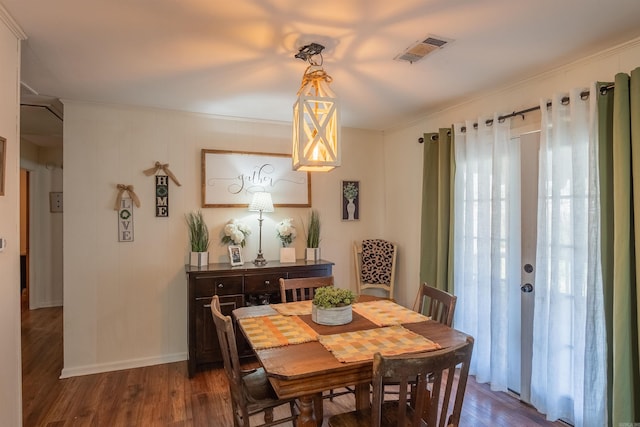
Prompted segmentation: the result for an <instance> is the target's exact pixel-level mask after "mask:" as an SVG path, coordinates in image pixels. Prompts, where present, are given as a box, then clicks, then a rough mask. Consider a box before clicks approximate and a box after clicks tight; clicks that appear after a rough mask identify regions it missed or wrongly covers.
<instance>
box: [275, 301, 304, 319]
mask: <svg viewBox="0 0 640 427" xmlns="http://www.w3.org/2000/svg"><path fill="white" fill-rule="evenodd" d="M271 307H272V308H273V309H274V310H275V311H277V312H278V313H280V314H282V315H283V316H302V315H305V314H311V301H296V302H288V303H284V304H283V303H281V304H271Z"/></svg>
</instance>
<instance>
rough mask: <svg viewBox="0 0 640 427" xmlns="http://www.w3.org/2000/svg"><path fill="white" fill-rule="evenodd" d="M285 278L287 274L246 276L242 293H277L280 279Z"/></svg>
mask: <svg viewBox="0 0 640 427" xmlns="http://www.w3.org/2000/svg"><path fill="white" fill-rule="evenodd" d="M281 277H282V278H284V279H286V278H287V273H286V272H285V273H279V274H246V275H245V276H244V291H245V293H247V294H263V293H279V292H280V278H281Z"/></svg>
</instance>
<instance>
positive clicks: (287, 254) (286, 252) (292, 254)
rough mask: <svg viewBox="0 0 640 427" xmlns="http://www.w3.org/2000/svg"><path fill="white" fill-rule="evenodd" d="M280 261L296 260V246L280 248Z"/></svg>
mask: <svg viewBox="0 0 640 427" xmlns="http://www.w3.org/2000/svg"><path fill="white" fill-rule="evenodd" d="M280 262H281V263H285V262H296V248H280Z"/></svg>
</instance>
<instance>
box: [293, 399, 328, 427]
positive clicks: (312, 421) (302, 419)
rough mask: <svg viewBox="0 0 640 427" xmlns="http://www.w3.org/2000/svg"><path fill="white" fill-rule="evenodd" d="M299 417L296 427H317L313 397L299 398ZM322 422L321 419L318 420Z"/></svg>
mask: <svg viewBox="0 0 640 427" xmlns="http://www.w3.org/2000/svg"><path fill="white" fill-rule="evenodd" d="M298 400H299V401H300V416H299V417H298V427H317V426H318V423H316V417H315V414H314V413H313V412H314V406H315V405H314V401H315V399H314V395H308V396H301V397H300V399H298ZM320 422H322V418H320Z"/></svg>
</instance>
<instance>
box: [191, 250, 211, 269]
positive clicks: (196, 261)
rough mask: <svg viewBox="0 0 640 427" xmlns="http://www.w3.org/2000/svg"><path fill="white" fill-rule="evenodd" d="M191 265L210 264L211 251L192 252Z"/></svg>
mask: <svg viewBox="0 0 640 427" xmlns="http://www.w3.org/2000/svg"><path fill="white" fill-rule="evenodd" d="M189 265H192V266H194V267H203V266H205V265H209V252H191V258H190V259H189Z"/></svg>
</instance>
